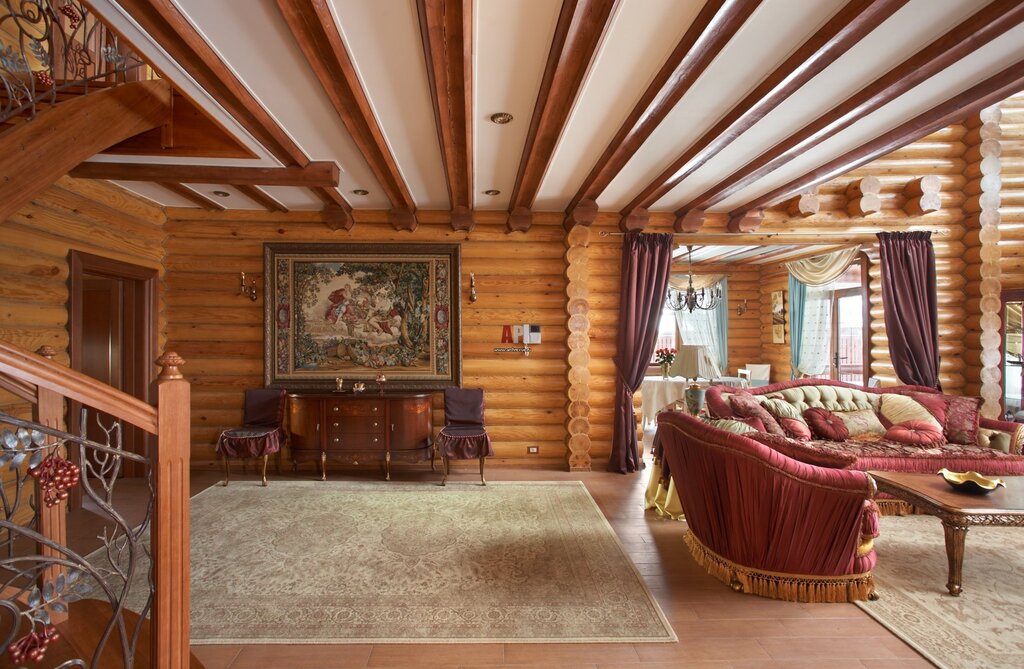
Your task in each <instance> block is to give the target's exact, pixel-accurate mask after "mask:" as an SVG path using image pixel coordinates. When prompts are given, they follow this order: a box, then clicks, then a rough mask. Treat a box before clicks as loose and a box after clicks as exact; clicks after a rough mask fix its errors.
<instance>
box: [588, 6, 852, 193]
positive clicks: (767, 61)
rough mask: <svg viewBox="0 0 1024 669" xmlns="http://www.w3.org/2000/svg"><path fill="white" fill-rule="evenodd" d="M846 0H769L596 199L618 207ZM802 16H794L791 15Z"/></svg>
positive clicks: (653, 177) (648, 181)
mask: <svg viewBox="0 0 1024 669" xmlns="http://www.w3.org/2000/svg"><path fill="white" fill-rule="evenodd" d="M843 4H845V3H844V2H843V0H816V1H815V2H812V3H808V2H806V0H766V1H765V2H763V3H762V4H761V5H760V6H759V7H758V9H757V10H755V11H754V13H753V14H752V15H751V16H750V18H749V19H747V22H746V23H744V24H743V26H742V27H741V28H740V29H739V30H738V31H737V33H736V35H735V36H734V37H733V39H732V40H731V41H730V42H729V44H728V45H726V47H725V49H723V51H722V52H721V53H720V54H719V55H718V57H717V58H716V59H715V60H714V62H712V63H711V65H710V67H708V68H707V70H706V71H705V72H704V75H703V76H702V77H701V78H700V79H698V80H697V82H696V83H695V84H694V85H693V86H692V87H691V88H690V90H689V91H688V92H687V93H686V95H684V96H683V98H682V99H681V100H680V101H679V103H678V104H677V105H676V107H675V108H674V109H673V110H672V111H671V112H670V113H669V114H668V116H666V118H665V120H664V121H663V122H662V124H661V125H660V126H658V128H657V129H656V130H655V131H654V132H653V133H652V134H651V136H650V137H649V138H648V139H647V141H646V142H644V144H643V146H641V147H640V150H639V151H637V153H636V155H635V156H633V158H632V160H630V161H629V162H628V163H627V164H626V166H625V168H623V170H622V171H621V172H620V173H619V175H618V176H617V177H616V178H615V179H613V180H612V182H611V183H610V184H609V185H608V188H606V189H605V191H604V193H602V194H601V196H600V197H599V198H598V200H597V203H598V206H599V207H600V208H601V209H614V210H619V209H621V208H622V207H624V206H625V205H626V204H628V203H629V202H630V200H632V199H633V197H634V196H635V195H636V192H637V190H639V189H640V188H643V187H644V186H646V185H647V184H648V183H650V182H651V181H652V180H653V179H655V178H656V177H657V176H658V174H659V173H660V172H661V171H662V170H664V169H665V168H666V167H668V165H670V164H671V163H672V161H673V160H675V159H676V158H677V157H678V156H679V154H681V153H682V152H683V151H684V150H685V149H686V148H687V147H689V146H690V145H691V144H692V143H693V141H694V140H696V139H697V138H698V137H700V136H701V134H703V133H704V132H705V131H707V130H708V129H709V128H710V127H711V126H713V125H714V124H715V122H717V121H718V119H719V118H721V117H722V116H723V115H724V114H725V113H726V112H728V110H729V109H731V108H732V106H733V105H734V104H736V103H737V102H739V101H740V100H742V99H743V97H744V96H746V95H747V93H749V92H750V91H751V90H752V89H753V88H755V87H756V86H757V84H758V83H760V82H761V80H762V79H764V78H765V77H766V76H767V75H768V74H770V73H771V71H772V70H773V69H775V67H777V66H778V65H779V64H780V63H782V62H783V61H784V60H785V59H786V58H787V57H788V56H789V54H790V53H792V52H793V51H794V50H796V49H797V48H799V46H800V44H802V43H803V42H804V40H806V39H807V37H809V36H810V35H812V34H813V33H814V31H816V30H817V29H818V28H819V27H820V26H821V25H822V24H823V23H825V22H826V21H827V20H828V19H829V18H830V17H831V16H832V15H833V14H834V13H835V12H836V11H837V10H838V9H839V8H840V7H841V6H842V5H843ZM795 16H799V17H800V20H799V21H795V20H793V17H795Z"/></svg>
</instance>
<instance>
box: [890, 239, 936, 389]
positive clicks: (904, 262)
mask: <svg viewBox="0 0 1024 669" xmlns="http://www.w3.org/2000/svg"><path fill="white" fill-rule="evenodd" d="M931 236H932V233H930V232H880V233H878V244H879V249H880V251H881V270H882V307H883V313H884V315H885V331H886V335H887V336H888V338H889V355H890V356H891V357H892V364H893V367H894V368H895V370H896V375H897V376H898V377H899V379H900V381H902V382H903V383H910V384H915V385H919V386H928V387H929V388H939V389H940V390H941V386H940V385H939V327H938V307H937V304H936V302H937V300H936V297H935V250H934V249H933V248H932V240H931Z"/></svg>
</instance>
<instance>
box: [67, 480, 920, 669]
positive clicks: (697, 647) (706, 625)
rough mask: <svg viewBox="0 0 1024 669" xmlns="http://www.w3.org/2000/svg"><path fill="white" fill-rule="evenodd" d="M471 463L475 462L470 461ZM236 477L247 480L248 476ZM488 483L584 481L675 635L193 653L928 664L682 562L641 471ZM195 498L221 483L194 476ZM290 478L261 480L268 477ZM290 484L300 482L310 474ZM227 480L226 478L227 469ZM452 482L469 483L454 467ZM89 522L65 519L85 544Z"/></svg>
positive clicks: (318, 659)
mask: <svg viewBox="0 0 1024 669" xmlns="http://www.w3.org/2000/svg"><path fill="white" fill-rule="evenodd" d="M474 464H475V463H474ZM249 471H250V474H249V475H248V476H246V475H239V477H238V479H241V478H246V479H252V478H254V477H253V476H252V474H251V472H252V468H251V467H250V469H249ZM487 473H488V480H493V481H502V480H545V481H550V480H577V479H578V480H582V481H583V482H584V483H585V484H586V486H587V489H588V490H589V491H590V493H591V495H593V497H594V499H595V500H596V501H597V503H598V505H599V506H600V507H601V510H602V511H603V512H604V514H605V517H607V518H608V520H609V522H610V523H611V524H612V526H613V527H614V528H615V531H616V533H617V534H618V536H619V539H620V540H621V541H622V543H623V545H624V546H625V548H626V550H627V552H628V553H629V555H630V557H631V558H632V559H633V561H634V562H635V563H636V565H637V567H638V568H639V570H640V572H641V573H642V574H643V576H644V578H645V579H646V580H647V584H648V586H649V587H650V588H651V590H652V592H653V593H654V595H655V597H656V598H657V600H658V602H659V604H660V605H661V607H662V609H663V610H664V611H665V614H666V616H668V619H669V621H670V622H671V623H672V627H673V628H674V629H675V631H676V634H677V635H678V636H679V642H678V643H672V644H630V643H623V644H511V643H510V644H390V645H385V644H373V645H370V644H357V645H351V644H340V645H230V646H193V651H194V652H195V655H196V656H197V657H198V658H199V659H200V660H201V661H202V662H203V663H204V664H205V665H206V667H207V669H305V668H309V669H328V668H333V667H338V668H340V667H449V668H456V667H460V668H464V669H473V668H477V667H488V668H490V669H495V668H497V667H520V668H523V669H525V668H528V669H548V668H554V667H558V668H560V669H669V668H672V669H676V668H680V667H693V668H705V667H706V668H709V669H710V668H712V667H714V668H715V669H733V668H734V669H771V668H774V667H778V668H779V669H783V668H784V669H812V668H813V669H818V668H821V667H827V669H889V668H891V669H897V668H899V669H915V668H918V667H931V666H932V665H931V664H930V663H929V662H927V661H926V660H924V659H923V658H921V657H920V656H919V655H918V654H917V653H916V652H915V651H914V650H913V649H911V648H910V647H909V646H907V645H906V644H905V643H903V642H902V641H901V640H900V639H898V638H897V637H895V636H894V635H892V634H891V633H890V632H889V631H888V630H886V629H885V628H884V627H882V626H881V625H879V624H878V623H876V622H875V621H874V620H873V619H871V618H870V617H868V616H867V615H866V614H864V613H863V612H862V611H861V610H860V609H858V608H856V607H855V606H853V605H852V604H799V603H791V602H778V601H773V600H769V599H764V598H761V597H756V596H752V595H742V594H737V593H734V592H732V591H731V590H730V589H729V588H728V587H726V586H725V585H723V584H721V583H719V582H718V581H716V580H714V579H712V578H711V577H710V576H708V575H707V574H706V573H704V571H703V570H702V569H700V568H699V567H698V566H697V565H696V564H695V563H694V562H693V560H692V559H691V558H690V555H689V553H688V552H687V550H686V548H685V546H684V545H683V542H682V534H683V530H684V525H683V524H682V523H680V522H677V521H671V520H664V519H662V518H660V517H658V516H657V515H656V514H655V513H654V512H653V511H644V509H643V492H644V487H645V482H646V479H647V471H644V472H641V473H640V474H635V475H628V476H623V475H621V474H609V473H607V472H590V473H583V474H569V473H567V472H557V471H548V470H538V469H528V468H499V467H495V466H492V467H491V468H489V470H488V472H487ZM192 478H193V493H194V492H198V491H199V490H202V489H204V488H206V487H208V486H210V485H213V484H215V483H216V482H217V481H218V480H219V475H218V474H217V473H215V472H208V471H204V472H193V477H192ZM275 478H276V479H280V478H293V477H292V476H287V477H276V476H271V481H270V485H273V484H274V479H275ZM299 478H304V479H306V480H308V479H309V476H308V475H307V476H305V477H303V476H300V477H299ZM329 478H330V479H333V480H341V479H356V478H358V479H360V480H368V479H375V478H377V477H376V473H375V472H350V473H342V472H334V473H330V474H329ZM392 478H393V479H395V480H400V481H423V482H424V483H436V482H437V481H438V479H439V476H437V475H433V474H430V473H429V472H420V471H401V469H400V468H399V471H397V472H396V473H393V475H392ZM232 479H233V480H236V478H235V472H234V471H233V472H232ZM449 480H450V484H454V485H468V484H471V483H473V482H474V481H478V480H479V479H478V478H477V477H476V474H475V471H474V469H458V470H456V472H455V473H454V474H453V476H452V478H451V479H449ZM89 525H90V523H89V522H88V521H85V522H82V521H79V522H74V521H72V522H70V523H69V530H70V534H71V542H72V544H73V545H74V544H75V543H79V542H84V541H85V540H86V536H87V534H88V532H89Z"/></svg>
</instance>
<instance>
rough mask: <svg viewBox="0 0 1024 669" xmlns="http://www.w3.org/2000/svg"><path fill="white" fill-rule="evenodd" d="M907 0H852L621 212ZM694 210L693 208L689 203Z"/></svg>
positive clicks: (707, 156) (667, 184) (648, 200)
mask: <svg viewBox="0 0 1024 669" xmlns="http://www.w3.org/2000/svg"><path fill="white" fill-rule="evenodd" d="M907 2H908V0H849V2H847V3H846V5H845V6H844V7H843V8H842V9H840V10H839V11H838V12H837V13H836V14H835V15H834V16H833V17H832V18H831V19H829V20H828V21H827V22H826V23H825V25H823V26H822V27H821V28H819V29H818V31H817V32H815V33H814V34H813V35H812V36H811V37H810V38H808V39H807V41H805V42H804V43H803V44H801V45H800V47H799V48H798V49H797V50H796V51H794V52H793V53H792V54H791V55H790V56H789V58H787V59H786V60H785V61H784V62H783V63H782V64H781V65H779V66H778V67H777V68H775V70H774V71H773V72H772V73H771V74H769V75H768V76H767V77H765V78H764V80H762V81H761V83H760V84H758V85H757V87H756V88H754V90H752V91H750V93H749V94H748V95H747V96H746V97H745V98H743V100H741V101H740V102H739V103H737V104H736V105H734V106H733V108H732V109H730V110H729V112H728V113H727V114H726V115H725V116H723V117H722V118H721V119H720V120H719V121H718V123H716V124H715V125H714V126H712V127H711V129H710V130H708V131H707V132H705V133H704V134H703V135H702V136H701V137H700V139H698V140H697V141H696V142H694V143H693V144H691V145H690V146H689V148H687V149H686V150H685V151H684V152H683V153H682V154H681V155H680V156H679V157H678V158H676V159H675V160H674V161H672V163H671V164H670V165H669V166H668V167H666V168H665V169H664V170H663V171H662V172H661V174H659V175H658V176H657V177H655V179H654V180H653V181H651V182H650V183H649V184H647V186H645V187H644V188H643V190H641V191H640V192H639V193H638V194H637V195H636V197H634V198H633V200H632V201H631V202H630V203H629V204H627V205H626V206H625V207H624V208H623V209H622V211H621V214H622V215H623V216H628V215H629V214H631V213H632V212H633V211H635V210H637V209H641V208H644V209H646V208H648V207H650V206H651V205H653V204H654V203H655V202H657V201H658V200H660V199H661V198H663V197H664V196H665V195H667V194H668V193H669V192H670V191H671V190H672V189H673V188H675V187H676V186H678V185H679V184H680V183H681V182H682V181H683V179H685V178H686V177H688V176H690V175H691V174H693V173H694V172H695V171H696V170H697V169H699V168H700V167H701V166H702V165H704V164H705V163H707V162H708V161H709V160H711V159H712V158H714V157H715V156H717V155H718V154H719V153H720V152H721V151H722V149H724V148H725V147H727V146H729V145H730V144H731V143H732V142H733V141H734V140H735V139H736V138H738V137H739V136H740V135H742V134H743V133H744V132H746V131H747V130H749V129H750V128H751V127H753V126H754V124H755V123H757V122H758V121H760V120H761V119H762V118H764V117H765V116H766V115H767V114H768V112H770V111H771V110H773V109H775V107H777V106H778V105H780V104H781V103H782V102H783V101H784V100H786V99H787V98H788V97H789V96H790V95H792V94H793V93H795V92H796V91H797V90H799V89H800V88H801V87H802V86H803V85H804V84H806V83H807V82H808V81H810V80H811V79H813V78H814V77H815V76H817V75H818V74H819V73H820V72H821V71H822V70H824V69H825V68H826V67H828V66H829V65H831V64H832V62H833V61H835V59H836V58H838V57H839V56H841V55H842V54H843V53H845V52H846V51H847V50H849V49H850V48H852V47H853V46H854V45H855V44H857V43H858V42H860V41H861V40H862V39H864V38H865V37H866V36H867V35H868V34H869V33H871V32H872V31H873V30H874V29H875V28H877V27H878V26H879V25H881V24H882V22H883V21H885V20H886V19H888V18H889V17H890V16H892V15H893V14H895V13H896V11H897V10H899V9H900V8H901V7H903V6H904V5H905V4H907ZM687 209H692V207H687Z"/></svg>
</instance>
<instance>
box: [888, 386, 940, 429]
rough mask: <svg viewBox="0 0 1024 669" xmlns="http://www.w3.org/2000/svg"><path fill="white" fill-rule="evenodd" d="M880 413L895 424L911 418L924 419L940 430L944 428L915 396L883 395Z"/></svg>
mask: <svg viewBox="0 0 1024 669" xmlns="http://www.w3.org/2000/svg"><path fill="white" fill-rule="evenodd" d="M880 413H881V414H882V416H884V417H885V419H886V420H887V421H889V422H890V423H892V424H893V425H899V424H900V423H906V422H907V421H909V420H923V421H924V422H926V423H928V424H929V425H934V426H935V427H937V428H939V430H942V427H943V426H942V423H940V422H939V421H938V420H937V419H936V418H935V416H933V415H932V412H931V411H928V409H926V408H925V407H924V405H923V404H921V403H920V402H918V401H917V400H915V399H913V398H910V397H906V396H904V395H897V394H896V393H886V394H884V395H882V406H881V411H880Z"/></svg>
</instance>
